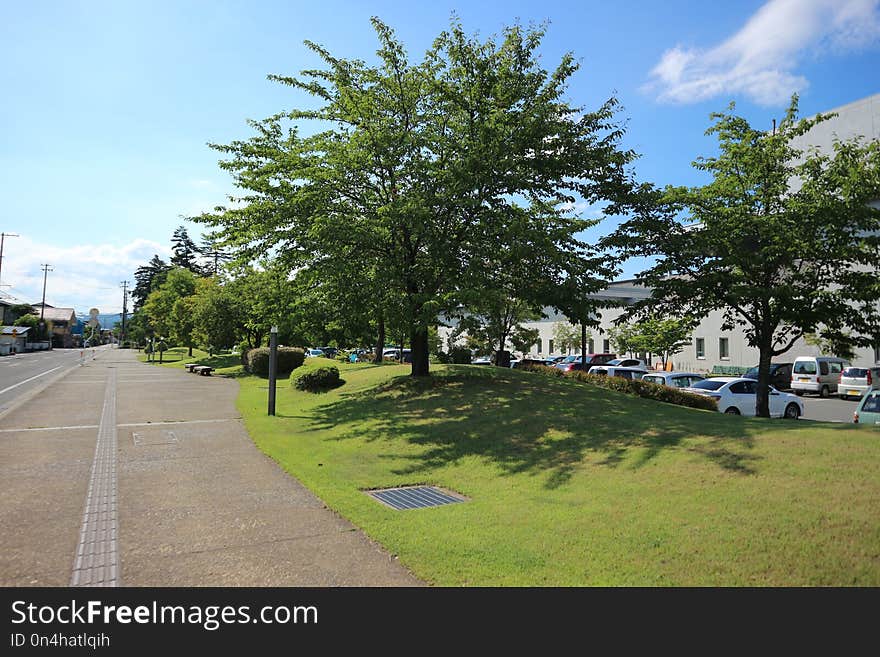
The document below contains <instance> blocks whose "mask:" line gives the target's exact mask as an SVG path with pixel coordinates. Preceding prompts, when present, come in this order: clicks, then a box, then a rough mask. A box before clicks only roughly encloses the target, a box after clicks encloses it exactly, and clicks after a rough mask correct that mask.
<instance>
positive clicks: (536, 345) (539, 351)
mask: <svg viewBox="0 0 880 657" xmlns="http://www.w3.org/2000/svg"><path fill="white" fill-rule="evenodd" d="M535 348H536V349H537V351H536V352H535V353H538V354H540V353H541V338H538V341H537V342H536V343H535Z"/></svg>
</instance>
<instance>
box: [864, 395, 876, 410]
mask: <svg viewBox="0 0 880 657" xmlns="http://www.w3.org/2000/svg"><path fill="white" fill-rule="evenodd" d="M862 411H863V412H865V413H880V395H870V396H869V397H867V398H866V399H865V403H864V404H862Z"/></svg>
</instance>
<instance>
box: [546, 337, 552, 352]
mask: <svg viewBox="0 0 880 657" xmlns="http://www.w3.org/2000/svg"><path fill="white" fill-rule="evenodd" d="M547 350H548V351H547V353H548V354H552V353H553V340H549V341H548V342H547Z"/></svg>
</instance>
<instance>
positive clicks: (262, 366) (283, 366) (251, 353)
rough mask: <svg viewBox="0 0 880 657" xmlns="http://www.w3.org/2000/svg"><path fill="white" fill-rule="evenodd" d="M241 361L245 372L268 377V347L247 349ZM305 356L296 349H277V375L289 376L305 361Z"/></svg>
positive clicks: (300, 350) (301, 351)
mask: <svg viewBox="0 0 880 657" xmlns="http://www.w3.org/2000/svg"><path fill="white" fill-rule="evenodd" d="M242 354H243V356H242V359H243V361H244V368H245V371H247V372H250V373H251V374H256V375H257V376H269V347H259V348H257V349H248V350H247V354H246V355H244V352H242ZM305 358H306V355H305V352H304V351H303V350H302V349H297V348H296V347H278V375H282V374H289V373H290V372H293V370H295V369H296V368H297V367H300V366H301V365H302V364H303V362H304V361H305Z"/></svg>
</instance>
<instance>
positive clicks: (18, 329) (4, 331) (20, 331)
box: [0, 326, 31, 335]
mask: <svg viewBox="0 0 880 657" xmlns="http://www.w3.org/2000/svg"><path fill="white" fill-rule="evenodd" d="M30 330H31V327H30V326H0V335H12V332H13V331H15V333H16V335H24V334H25V333H27V332H28V331H30Z"/></svg>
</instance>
